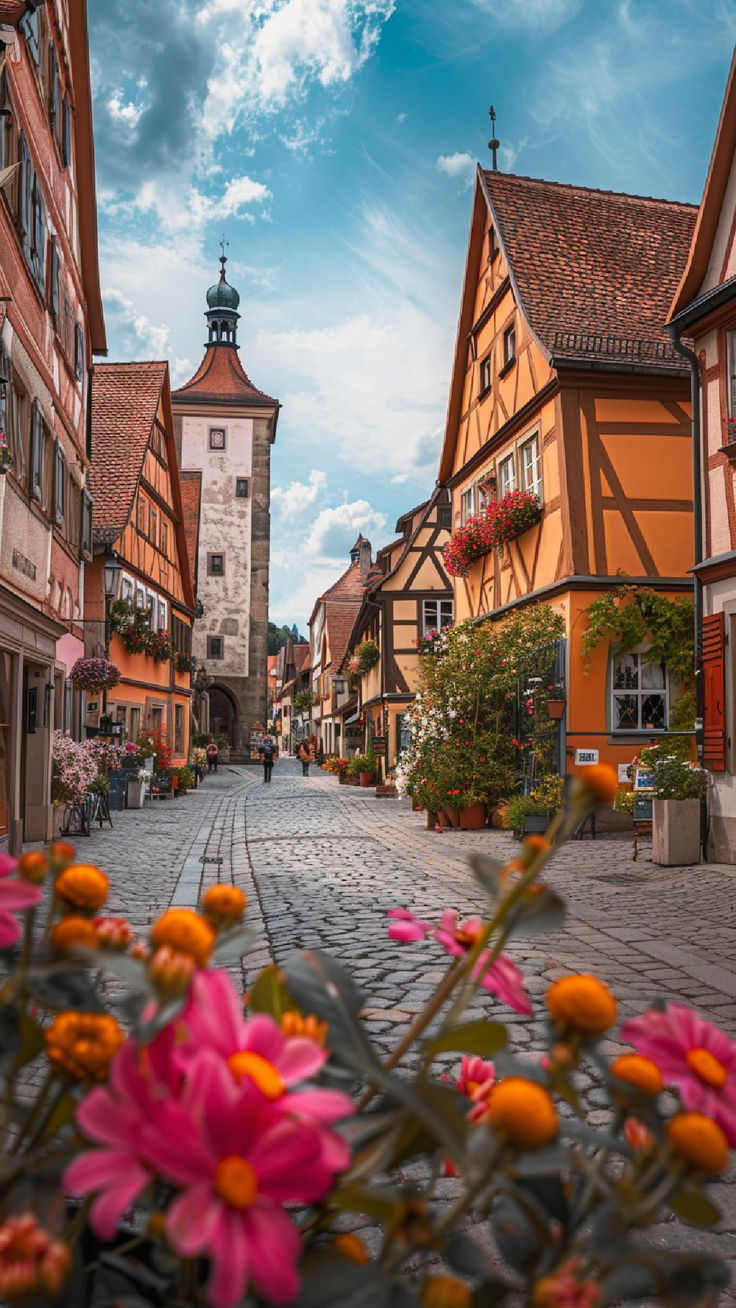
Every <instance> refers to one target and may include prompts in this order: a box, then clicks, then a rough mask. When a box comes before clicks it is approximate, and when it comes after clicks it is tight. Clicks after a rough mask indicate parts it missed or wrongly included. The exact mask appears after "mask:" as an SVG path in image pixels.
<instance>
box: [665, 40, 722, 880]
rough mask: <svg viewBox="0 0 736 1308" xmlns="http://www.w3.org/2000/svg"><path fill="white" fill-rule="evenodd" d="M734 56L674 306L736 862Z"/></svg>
mask: <svg viewBox="0 0 736 1308" xmlns="http://www.w3.org/2000/svg"><path fill="white" fill-rule="evenodd" d="M734 151H736V55H734V59H733V61H732V64H731V72H730V74H729V78H728V85H727V87H726V94H725V96H724V100H723V108H722V110H721V118H720V122H719V124H718V131H717V134H716V140H715V145H714V147H713V154H712V156H711V161H710V168H709V169H708V176H707V178H706V183H705V189H704V191H703V199H702V201H701V204H700V210H699V213H698V221H697V224H696V227H695V232H694V235H693V241H692V246H691V248H690V255H689V258H688V260H687V266H686V268H685V271H684V273H683V276H682V280H681V282H680V285H679V286H678V288H677V293H676V295H675V297H674V300H673V303H672V316H671V323H672V329H673V332H674V334H675V338H676V339H677V338H679V337H680V336H681V335H682V336H685V337H686V338H690V339H691V340H692V341H693V344H694V349H693V350H691V349H690V348H689V347H688V346H686V347H685V350H684V353H685V356H686V358H689V360H690V364H691V368H692V380H693V387H694V397H695V403H694V406H693V447H694V451H695V476H696V480H697V495H696V500H697V504H698V508H699V513H698V514H697V516H696V521H695V569H694V571H695V599H696V603H695V608H696V633H697V641H696V665H697V666H696V685H697V687H698V696H697V698H698V716H699V717H702V719H703V725H704V732H703V742H702V743H703V756H702V761H703V763H704V764H705V766H706V767H707V768H708V769H709V770H710V772H711V777H710V789H709V795H708V824H709V832H708V846H707V852H708V857H709V858H712V859H715V860H716V861H717V862H728V863H736V654H735V653H734V651H735V650H736V189H735V188H736V161H735V158H734Z"/></svg>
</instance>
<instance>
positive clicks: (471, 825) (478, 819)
mask: <svg viewBox="0 0 736 1308" xmlns="http://www.w3.org/2000/svg"><path fill="white" fill-rule="evenodd" d="M487 817H488V807H487V805H486V804H483V803H478V804H466V805H465V808H461V809H460V826H461V827H462V829H463V831H480V830H481V828H482V827H484V826H485V825H486V819H487Z"/></svg>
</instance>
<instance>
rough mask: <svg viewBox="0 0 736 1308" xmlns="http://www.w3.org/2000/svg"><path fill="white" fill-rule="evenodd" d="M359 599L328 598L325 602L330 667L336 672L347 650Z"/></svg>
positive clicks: (357, 611)
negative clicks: (350, 600)
mask: <svg viewBox="0 0 736 1308" xmlns="http://www.w3.org/2000/svg"><path fill="white" fill-rule="evenodd" d="M360 605H361V601H360V600H353V601H352V602H349V601H347V600H328V601H327V603H326V604H325V625H326V627H327V641H328V644H329V647H330V667H331V668H332V670H333V672H338V671H339V669H340V667H341V666H342V662H343V659H344V658H345V655H346V654H347V652H348V647H349V645H350V637H351V636H352V634H353V627H354V626H355V619H356V618H357V616H358V614H359V613H360Z"/></svg>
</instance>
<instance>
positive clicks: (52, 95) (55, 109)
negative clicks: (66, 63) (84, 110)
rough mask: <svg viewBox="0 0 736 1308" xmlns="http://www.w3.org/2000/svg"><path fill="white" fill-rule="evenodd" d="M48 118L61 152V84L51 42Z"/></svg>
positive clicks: (54, 49)
mask: <svg viewBox="0 0 736 1308" xmlns="http://www.w3.org/2000/svg"><path fill="white" fill-rule="evenodd" d="M49 118H50V120H51V126H52V129H53V133H54V138H55V140H56V144H57V145H58V147H59V150H61V147H62V133H63V121H62V112H61V82H60V81H59V60H58V56H57V54H56V46H55V45H54V42H53V41H50V42H49Z"/></svg>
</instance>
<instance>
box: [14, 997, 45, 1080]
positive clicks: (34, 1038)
mask: <svg viewBox="0 0 736 1308" xmlns="http://www.w3.org/2000/svg"><path fill="white" fill-rule="evenodd" d="M19 1031H20V1046H19V1049H18V1052H17V1054H16V1056H15V1063H14V1068H15V1071H16V1072H17V1071H18V1069H19V1068H21V1067H25V1065H26V1063H30V1062H32V1061H33V1059H34V1058H36V1057H37V1056H38V1055H39V1054H40V1053H42V1052H43V1049H44V1048H45V1045H46V1042H45V1040H44V1035H43V1028H42V1027H41V1026H39V1024H38V1022H34V1020H33V1018H32V1017H29V1015H28V1013H25V1012H22V1013H21V1014H20V1019H19Z"/></svg>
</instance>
